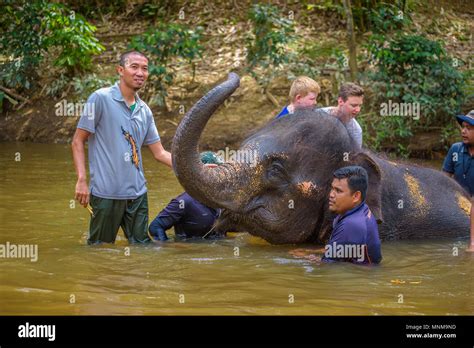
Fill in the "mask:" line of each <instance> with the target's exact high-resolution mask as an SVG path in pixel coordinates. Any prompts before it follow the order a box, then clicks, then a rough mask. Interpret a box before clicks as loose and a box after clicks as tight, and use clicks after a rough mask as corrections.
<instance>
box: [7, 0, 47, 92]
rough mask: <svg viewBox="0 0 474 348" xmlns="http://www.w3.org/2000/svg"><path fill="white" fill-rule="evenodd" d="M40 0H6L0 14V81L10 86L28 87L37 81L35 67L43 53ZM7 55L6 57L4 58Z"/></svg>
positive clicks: (41, 6) (41, 4)
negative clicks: (28, 0) (29, 0)
mask: <svg viewBox="0 0 474 348" xmlns="http://www.w3.org/2000/svg"><path fill="white" fill-rule="evenodd" d="M43 5H44V2H42V1H35V2H23V3H21V2H20V3H18V2H15V1H6V5H5V6H4V7H3V9H2V11H4V13H3V14H2V16H1V17H0V29H1V30H2V32H3V33H4V34H2V36H1V37H0V52H1V54H2V55H3V56H5V58H6V60H5V61H3V62H0V82H1V83H2V84H3V85H6V86H7V87H10V88H15V89H22V88H26V89H29V88H31V87H32V86H33V85H34V84H35V82H36V81H37V80H38V74H37V73H36V69H37V67H38V65H39V64H40V62H41V60H42V57H43V54H44V47H45V45H44V28H43V26H42V20H41V19H42V13H43ZM7 57H8V58H7Z"/></svg>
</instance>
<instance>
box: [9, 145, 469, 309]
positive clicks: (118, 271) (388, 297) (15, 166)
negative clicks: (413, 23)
mask: <svg viewBox="0 0 474 348" xmlns="http://www.w3.org/2000/svg"><path fill="white" fill-rule="evenodd" d="M143 154H144V165H145V172H146V173H145V175H146V177H147V179H148V189H149V205H150V218H151V219H152V218H153V217H154V216H155V215H156V214H157V213H158V212H159V211H160V210H161V209H162V208H163V207H164V206H165V205H166V204H167V203H168V201H169V200H170V199H171V198H173V197H174V196H176V195H177V194H179V193H181V191H182V188H181V187H180V185H179V183H178V181H177V180H176V178H175V177H174V175H173V173H172V171H171V170H170V169H168V168H166V167H165V166H163V165H161V164H157V163H156V162H155V161H154V160H153V159H152V157H151V154H150V153H149V151H148V150H147V149H143ZM0 177H1V181H0V194H1V201H0V222H1V224H0V244H3V245H7V243H10V244H15V245H19V244H28V245H37V246H38V255H37V256H38V258H37V261H36V262H32V261H31V258H22V259H20V258H0V314H2V315H5V314H7V315H24V314H33V315H53V314H60V315H74V314H80V315H90V314H92V315H95V314H112V315H120V314H134V315H140V314H146V315H163V314H165V315H168V314H183V315H201V314H202V315H214V314H221V315H227V314H234V315H242V314H267V315H279V314H288V315H290V314H291V315H422V314H427V315H428V314H433V315H436V314H438V315H456V314H470V315H472V314H474V296H473V295H474V276H473V274H474V271H473V270H474V255H472V254H467V253H465V252H464V249H465V247H466V246H467V242H468V240H467V239H461V240H455V239H448V240H429V241H428V240H427V241H404V242H386V243H383V244H382V253H383V258H384V259H383V262H382V264H381V265H380V266H378V267H360V266H355V265H351V264H345V263H344V264H342V263H341V264H322V265H320V264H317V263H314V262H312V261H310V260H308V259H304V258H295V257H294V256H292V255H290V254H289V251H290V250H292V249H294V248H295V247H296V246H291V245H288V246H272V245H269V244H267V243H265V242H264V241H262V240H260V239H258V238H256V237H252V236H251V235H249V234H246V233H245V234H232V236H231V237H229V238H227V239H224V240H218V241H206V240H200V241H194V242H170V243H167V244H165V245H156V244H151V245H148V246H129V245H128V243H127V241H126V239H125V238H124V236H123V233H122V232H119V237H118V240H117V242H116V244H115V245H105V246H98V247H90V246H87V245H86V237H87V229H88V222H89V213H88V211H87V210H86V209H84V208H83V207H81V206H79V205H77V204H76V205H75V206H74V204H73V203H72V201H71V200H72V199H73V193H74V185H75V172H74V167H73V164H72V158H71V151H70V147H69V146H65V145H51V144H49V145H42V144H25V143H18V144H15V143H0ZM466 235H467V233H466ZM298 247H301V246H298Z"/></svg>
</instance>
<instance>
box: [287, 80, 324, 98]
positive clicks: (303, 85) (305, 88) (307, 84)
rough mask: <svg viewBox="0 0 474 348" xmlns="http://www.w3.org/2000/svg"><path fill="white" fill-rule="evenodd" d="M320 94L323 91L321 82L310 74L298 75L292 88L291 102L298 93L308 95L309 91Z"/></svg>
mask: <svg viewBox="0 0 474 348" xmlns="http://www.w3.org/2000/svg"><path fill="white" fill-rule="evenodd" d="M311 92H312V93H314V94H316V95H318V94H319V93H320V92H321V87H319V84H318V83H317V82H316V81H314V80H313V79H312V78H309V77H308V76H298V77H297V78H296V79H295V80H294V81H293V83H292V84H291V88H290V102H293V101H294V100H295V98H296V96H297V95H300V96H302V97H306V96H307V95H308V94H309V93H311Z"/></svg>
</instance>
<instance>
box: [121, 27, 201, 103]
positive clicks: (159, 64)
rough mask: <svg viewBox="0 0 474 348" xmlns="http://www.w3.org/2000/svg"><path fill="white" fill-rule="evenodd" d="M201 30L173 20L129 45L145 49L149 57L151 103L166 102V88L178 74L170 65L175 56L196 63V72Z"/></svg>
mask: <svg viewBox="0 0 474 348" xmlns="http://www.w3.org/2000/svg"><path fill="white" fill-rule="evenodd" d="M202 30H203V29H202V28H201V27H197V28H195V29H194V30H193V29H189V28H187V27H185V26H184V25H180V24H174V23H169V24H160V25H159V26H158V27H157V28H155V29H152V30H149V31H147V32H146V33H145V34H143V35H141V36H137V37H135V38H133V40H132V42H131V43H130V45H129V48H131V49H135V50H138V51H140V52H143V53H145V54H146V55H147V56H148V58H149V67H148V72H149V77H148V81H149V83H148V87H147V88H150V86H151V88H153V92H154V96H153V97H152V99H151V100H150V104H152V105H153V104H158V105H160V106H163V105H164V98H165V97H166V96H167V88H168V87H169V86H170V85H171V84H172V83H173V79H174V75H175V73H174V71H173V70H172V68H171V63H172V61H173V59H176V58H181V59H184V60H185V61H186V62H187V63H188V64H191V65H192V66H193V72H194V68H195V67H194V60H195V59H196V58H198V57H201V54H202V46H201V45H200V40H201V32H202ZM193 74H194V73H193ZM193 78H194V76H193Z"/></svg>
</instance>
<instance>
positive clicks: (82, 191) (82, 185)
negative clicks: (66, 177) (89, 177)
mask: <svg viewBox="0 0 474 348" xmlns="http://www.w3.org/2000/svg"><path fill="white" fill-rule="evenodd" d="M74 198H75V199H76V200H77V201H78V202H79V204H80V205H82V206H83V207H84V208H85V207H87V204H89V187H88V186H87V182H86V181H85V180H77V184H76V193H75V197H74Z"/></svg>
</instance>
